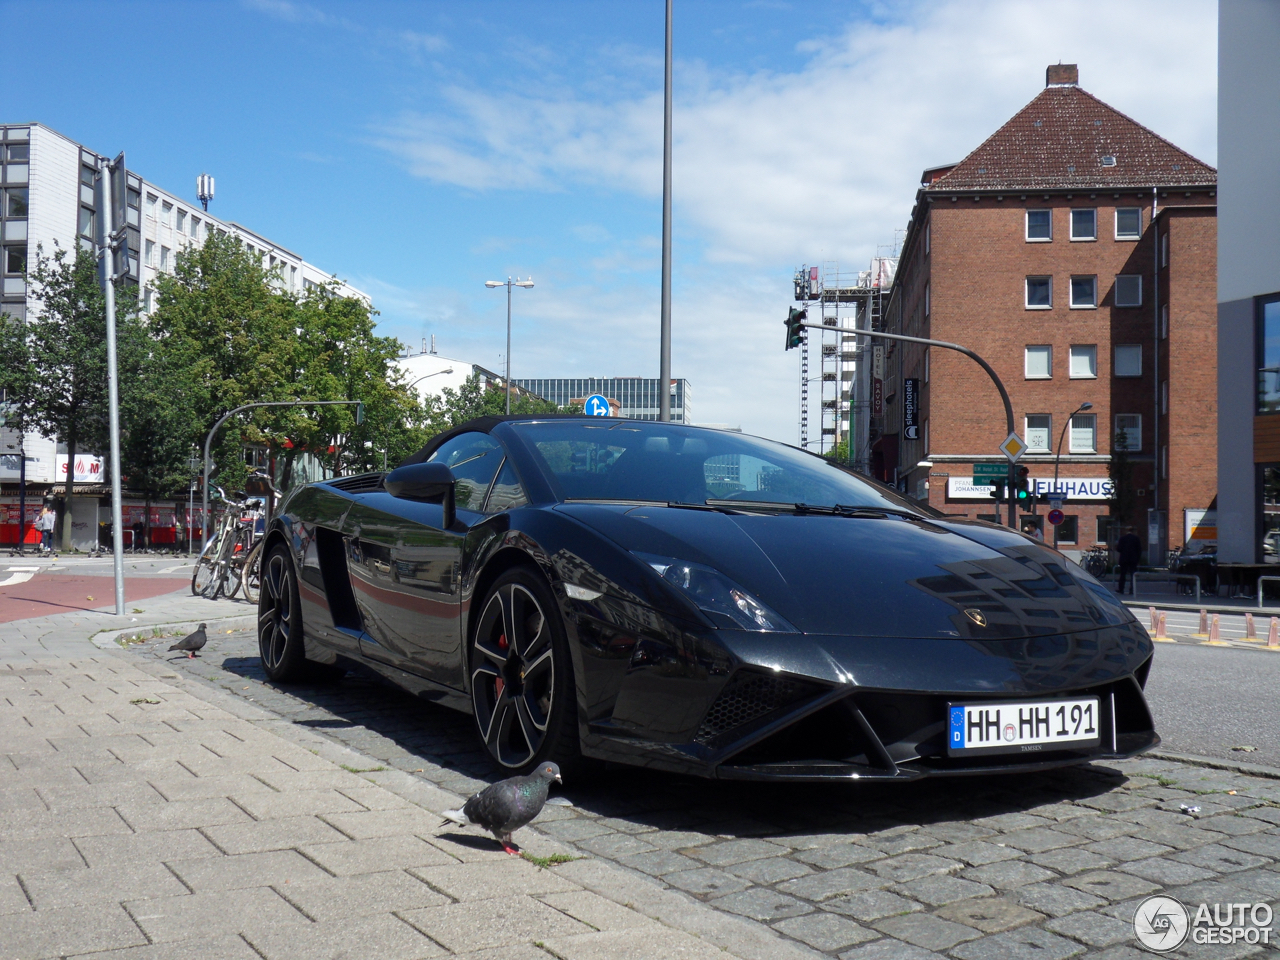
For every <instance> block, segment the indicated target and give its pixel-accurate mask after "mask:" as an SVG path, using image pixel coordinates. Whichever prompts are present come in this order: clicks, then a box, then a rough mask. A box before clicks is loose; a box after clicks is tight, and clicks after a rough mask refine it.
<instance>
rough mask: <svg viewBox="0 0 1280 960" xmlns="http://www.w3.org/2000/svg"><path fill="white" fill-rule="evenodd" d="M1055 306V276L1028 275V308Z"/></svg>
mask: <svg viewBox="0 0 1280 960" xmlns="http://www.w3.org/2000/svg"><path fill="white" fill-rule="evenodd" d="M1052 306H1053V278H1052V277H1027V309H1028V310H1048V309H1049V308H1050V307H1052Z"/></svg>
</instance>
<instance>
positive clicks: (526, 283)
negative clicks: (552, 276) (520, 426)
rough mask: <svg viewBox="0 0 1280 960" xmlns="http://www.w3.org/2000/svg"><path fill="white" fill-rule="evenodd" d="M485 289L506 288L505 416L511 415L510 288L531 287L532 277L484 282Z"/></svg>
mask: <svg viewBox="0 0 1280 960" xmlns="http://www.w3.org/2000/svg"><path fill="white" fill-rule="evenodd" d="M484 285H485V286H486V287H506V288H507V415H508V416H510V414H511V288H512V287H532V286H533V277H530V278H529V279H528V280H521V279H520V278H519V277H518V276H517V277H516V278H515V279H514V280H512V279H511V278H510V277H507V279H506V280H505V281H504V280H486V281H485V282H484Z"/></svg>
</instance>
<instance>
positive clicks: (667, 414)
mask: <svg viewBox="0 0 1280 960" xmlns="http://www.w3.org/2000/svg"><path fill="white" fill-rule="evenodd" d="M660 354H661V356H660V358H659V361H658V381H659V382H658V419H659V420H670V419H671V0H667V66H666V75H665V83H664V87H663V106H662V335H661V346H660Z"/></svg>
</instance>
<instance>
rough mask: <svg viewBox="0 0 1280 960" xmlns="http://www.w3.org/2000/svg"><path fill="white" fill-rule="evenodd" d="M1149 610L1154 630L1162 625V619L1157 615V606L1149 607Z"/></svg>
mask: <svg viewBox="0 0 1280 960" xmlns="http://www.w3.org/2000/svg"><path fill="white" fill-rule="evenodd" d="M1147 611H1148V612H1149V613H1150V614H1151V629H1152V630H1153V631H1154V630H1156V629H1157V628H1158V627H1159V626H1160V621H1159V620H1158V619H1157V617H1156V608H1155V607H1147Z"/></svg>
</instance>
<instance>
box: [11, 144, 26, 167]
mask: <svg viewBox="0 0 1280 960" xmlns="http://www.w3.org/2000/svg"><path fill="white" fill-rule="evenodd" d="M30 159H31V146H30V145H29V144H26V143H11V144H9V162H10V163H17V162H21V163H26V162H27V161H28V160H30Z"/></svg>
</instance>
